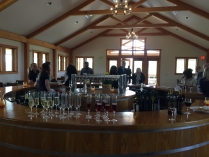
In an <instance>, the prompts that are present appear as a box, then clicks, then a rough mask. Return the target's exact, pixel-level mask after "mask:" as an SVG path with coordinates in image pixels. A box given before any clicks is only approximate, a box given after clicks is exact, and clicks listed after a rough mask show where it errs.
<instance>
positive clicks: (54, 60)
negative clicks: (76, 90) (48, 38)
mask: <svg viewBox="0 0 209 157" xmlns="http://www.w3.org/2000/svg"><path fill="white" fill-rule="evenodd" d="M57 71H58V70H57V50H56V49H54V50H53V76H54V78H55V79H57Z"/></svg>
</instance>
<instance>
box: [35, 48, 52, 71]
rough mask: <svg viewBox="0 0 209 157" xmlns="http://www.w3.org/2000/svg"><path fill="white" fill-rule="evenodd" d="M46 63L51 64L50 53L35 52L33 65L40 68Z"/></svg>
mask: <svg viewBox="0 0 209 157" xmlns="http://www.w3.org/2000/svg"><path fill="white" fill-rule="evenodd" d="M45 62H49V53H48V52H42V51H38V50H33V63H36V64H37V65H38V67H41V66H42V64H43V63H45Z"/></svg>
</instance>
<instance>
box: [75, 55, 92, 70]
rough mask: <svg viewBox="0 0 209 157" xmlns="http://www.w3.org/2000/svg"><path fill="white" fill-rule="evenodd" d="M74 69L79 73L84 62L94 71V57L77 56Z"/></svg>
mask: <svg viewBox="0 0 209 157" xmlns="http://www.w3.org/2000/svg"><path fill="white" fill-rule="evenodd" d="M75 59H76V69H77V70H78V71H81V69H82V68H83V67H84V63H85V62H89V67H90V68H92V69H94V68H93V67H94V66H93V65H94V57H82V56H79V57H76V58H75Z"/></svg>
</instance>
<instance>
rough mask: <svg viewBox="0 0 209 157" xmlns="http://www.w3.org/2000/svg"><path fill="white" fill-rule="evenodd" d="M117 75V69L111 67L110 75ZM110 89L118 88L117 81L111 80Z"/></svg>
mask: <svg viewBox="0 0 209 157" xmlns="http://www.w3.org/2000/svg"><path fill="white" fill-rule="evenodd" d="M117 74H118V72H117V67H116V66H115V65H113V66H111V68H110V75H117ZM112 87H114V88H118V81H116V80H113V81H112Z"/></svg>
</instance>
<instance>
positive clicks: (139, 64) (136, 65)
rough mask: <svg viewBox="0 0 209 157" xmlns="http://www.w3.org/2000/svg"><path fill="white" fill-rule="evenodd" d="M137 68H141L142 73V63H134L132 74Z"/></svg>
mask: <svg viewBox="0 0 209 157" xmlns="http://www.w3.org/2000/svg"><path fill="white" fill-rule="evenodd" d="M137 68H141V71H142V61H134V71H133V72H134V73H135V72H136V69H137Z"/></svg>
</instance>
